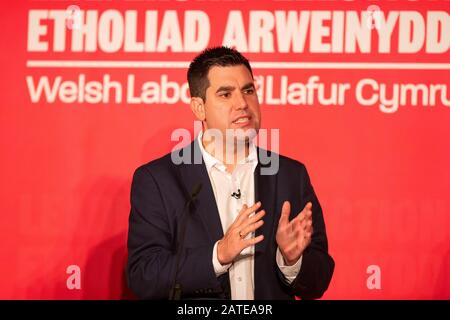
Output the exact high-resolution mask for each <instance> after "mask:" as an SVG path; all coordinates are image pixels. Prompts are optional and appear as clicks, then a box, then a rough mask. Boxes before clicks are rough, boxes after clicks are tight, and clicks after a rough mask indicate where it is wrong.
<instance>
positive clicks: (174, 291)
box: [169, 183, 203, 300]
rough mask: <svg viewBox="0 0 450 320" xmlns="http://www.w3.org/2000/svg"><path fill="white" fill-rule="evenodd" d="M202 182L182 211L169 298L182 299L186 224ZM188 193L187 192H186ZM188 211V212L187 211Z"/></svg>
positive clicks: (196, 187) (193, 191) (197, 185)
mask: <svg viewBox="0 0 450 320" xmlns="http://www.w3.org/2000/svg"><path fill="white" fill-rule="evenodd" d="M202 186H203V185H202V184H201V183H197V184H196V185H195V186H194V188H193V190H192V192H191V194H190V195H189V196H188V199H187V201H186V203H185V205H184V207H183V211H182V213H181V214H182V215H183V217H182V220H181V224H179V226H180V228H178V232H177V242H176V244H175V259H176V262H175V276H174V278H173V285H172V287H171V288H170V291H169V300H180V299H181V291H182V290H181V289H182V288H181V284H180V283H178V273H179V271H180V256H181V252H182V251H183V248H184V238H185V233H186V226H187V219H188V217H189V214H191V206H192V204H193V203H194V201H195V199H196V198H197V196H198V194H199V193H200V190H202ZM186 193H187V192H186ZM186 210H187V211H188V212H187V214H186V212H185V211H186ZM180 231H181V232H180Z"/></svg>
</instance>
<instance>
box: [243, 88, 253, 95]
mask: <svg viewBox="0 0 450 320" xmlns="http://www.w3.org/2000/svg"><path fill="white" fill-rule="evenodd" d="M244 93H245V94H254V93H255V88H248V89H245V90H244Z"/></svg>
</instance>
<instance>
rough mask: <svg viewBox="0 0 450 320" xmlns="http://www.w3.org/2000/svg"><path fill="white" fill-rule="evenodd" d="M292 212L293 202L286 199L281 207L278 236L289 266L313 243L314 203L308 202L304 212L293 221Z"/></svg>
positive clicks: (278, 242)
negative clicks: (290, 216) (290, 218)
mask: <svg viewBox="0 0 450 320" xmlns="http://www.w3.org/2000/svg"><path fill="white" fill-rule="evenodd" d="M290 213H291V204H290V203H289V201H285V202H284V203H283V207H282V209H281V216H280V221H279V223H278V229H277V236H276V239H277V244H278V248H280V251H281V254H282V255H283V258H284V261H285V262H286V265H288V266H291V265H293V264H295V263H296V262H297V261H298V259H300V257H301V255H302V254H303V251H304V250H305V249H306V247H307V246H308V245H309V244H310V243H311V236H312V233H313V227H312V203H311V202H308V203H307V204H306V205H305V208H303V210H302V212H300V213H299V214H298V215H297V216H296V217H295V218H294V219H292V220H291V221H289V214H290Z"/></svg>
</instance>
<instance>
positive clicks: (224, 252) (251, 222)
mask: <svg viewBox="0 0 450 320" xmlns="http://www.w3.org/2000/svg"><path fill="white" fill-rule="evenodd" d="M260 207H261V202H257V203H255V204H254V205H253V206H251V207H250V208H248V207H247V205H245V204H244V205H243V206H242V209H241V211H240V212H239V215H238V216H237V217H236V219H235V220H234V222H233V223H232V224H231V226H230V227H229V228H228V230H227V232H226V233H225V235H224V236H223V238H222V239H220V240H219V243H218V244H217V259H218V260H219V262H220V263H221V264H222V265H225V264H229V263H231V262H233V260H234V259H235V258H236V257H237V256H238V255H239V254H240V253H241V251H242V250H244V249H245V248H247V247H250V246H252V245H255V244H257V243H258V242H261V241H262V240H263V239H264V236H263V235H259V236H257V237H253V238H250V239H245V238H246V237H247V235H248V234H249V233H251V232H253V231H255V230H256V229H258V228H259V227H261V226H262V225H263V224H264V221H263V220H262V219H261V218H262V217H264V215H265V214H266V213H265V211H264V210H261V211H259V212H258V213H256V214H254V215H253V216H251V217H249V216H250V215H251V214H252V213H253V212H256V210H258V209H259V208H260Z"/></svg>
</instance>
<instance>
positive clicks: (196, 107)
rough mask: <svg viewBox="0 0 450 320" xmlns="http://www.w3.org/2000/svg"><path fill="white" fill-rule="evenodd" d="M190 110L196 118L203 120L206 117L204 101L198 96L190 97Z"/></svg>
mask: <svg viewBox="0 0 450 320" xmlns="http://www.w3.org/2000/svg"><path fill="white" fill-rule="evenodd" d="M191 110H192V112H193V113H194V114H195V116H196V117H197V119H198V120H200V121H205V119H206V113H205V103H204V102H203V99H202V98H200V97H193V98H191Z"/></svg>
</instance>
